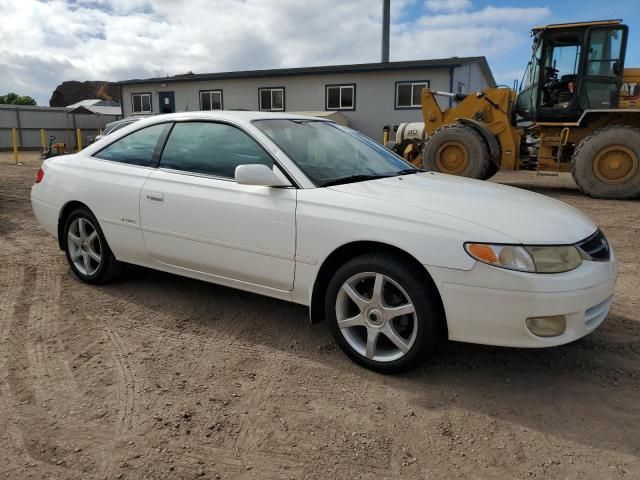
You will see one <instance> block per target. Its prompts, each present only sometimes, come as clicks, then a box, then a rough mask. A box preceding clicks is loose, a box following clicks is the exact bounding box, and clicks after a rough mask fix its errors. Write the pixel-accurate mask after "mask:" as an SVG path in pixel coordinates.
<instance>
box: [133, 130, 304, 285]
mask: <svg viewBox="0 0 640 480" xmlns="http://www.w3.org/2000/svg"><path fill="white" fill-rule="evenodd" d="M255 163H262V164H266V165H268V166H269V167H272V168H276V169H277V167H274V165H273V160H272V158H271V157H270V155H269V154H268V153H267V152H266V151H265V150H264V149H263V148H262V147H261V146H260V145H259V144H258V143H257V142H256V141H255V140H254V139H253V138H251V137H250V136H249V135H248V134H247V133H246V132H244V131H242V130H241V129H239V128H237V127H235V126H232V125H228V124H225V123H215V122H179V123H176V124H175V126H174V127H173V130H172V131H171V133H170V135H169V138H168V140H167V143H166V145H165V148H164V150H163V153H162V157H161V159H160V164H159V168H158V169H157V171H154V172H153V173H151V175H150V176H149V177H148V178H147V181H146V183H145V185H144V187H143V189H142V195H141V197H140V213H141V221H142V230H143V236H144V241H145V244H146V246H147V249H148V251H149V254H150V255H151V256H152V257H154V258H155V259H156V260H157V261H158V262H161V263H163V264H166V265H171V266H174V267H180V268H182V269H188V270H191V271H197V272H203V273H206V274H210V275H213V276H216V277H219V278H221V279H231V280H235V281H239V282H244V283H250V284H254V285H259V286H262V287H269V288H274V289H278V290H291V289H293V277H294V268H295V209H296V190H295V188H269V187H261V186H251V185H239V184H237V183H236V182H235V181H234V173H235V167H236V166H238V165H243V164H255Z"/></svg>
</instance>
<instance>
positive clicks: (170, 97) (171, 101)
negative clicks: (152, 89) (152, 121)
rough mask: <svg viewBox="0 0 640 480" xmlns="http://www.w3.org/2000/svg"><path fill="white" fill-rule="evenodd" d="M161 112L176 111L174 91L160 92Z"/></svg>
mask: <svg viewBox="0 0 640 480" xmlns="http://www.w3.org/2000/svg"><path fill="white" fill-rule="evenodd" d="M159 100H160V113H174V112H175V111H176V96H175V94H174V93H173V92H160V95H159Z"/></svg>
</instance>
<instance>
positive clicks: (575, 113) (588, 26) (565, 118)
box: [516, 20, 628, 122]
mask: <svg viewBox="0 0 640 480" xmlns="http://www.w3.org/2000/svg"><path fill="white" fill-rule="evenodd" d="M620 22H621V21H620V20H607V21H601V22H584V23H574V24H562V25H549V26H546V27H537V28H534V29H533V30H532V36H533V37H534V43H533V54H532V57H531V60H530V61H529V64H528V65H527V69H526V71H525V76H524V80H523V85H522V87H521V90H520V93H519V94H518V100H517V104H516V113H517V114H518V115H519V116H520V117H522V119H523V120H528V121H536V122H573V121H576V120H578V118H579V117H580V115H581V114H582V112H583V111H584V110H589V109H612V108H617V106H618V97H619V93H620V87H621V85H622V71H623V68H624V56H625V50H626V42H627V32H628V29H627V27H626V25H622V24H621V23H620Z"/></svg>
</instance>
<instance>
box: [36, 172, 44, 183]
mask: <svg viewBox="0 0 640 480" xmlns="http://www.w3.org/2000/svg"><path fill="white" fill-rule="evenodd" d="M43 178H44V170H42V168H39V169H38V173H36V181H35V182H34V183H40V182H41V181H42V179H43Z"/></svg>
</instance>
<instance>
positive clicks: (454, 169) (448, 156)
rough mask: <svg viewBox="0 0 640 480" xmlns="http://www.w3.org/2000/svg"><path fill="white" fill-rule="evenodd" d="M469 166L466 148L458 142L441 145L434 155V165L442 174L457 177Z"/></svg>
mask: <svg viewBox="0 0 640 480" xmlns="http://www.w3.org/2000/svg"><path fill="white" fill-rule="evenodd" d="M468 164H469V153H468V152H467V148H466V147H465V146H464V145H462V144H461V143H458V142H447V143H444V144H442V146H441V147H440V148H439V149H438V152H437V153H436V165H437V166H438V170H440V171H441V172H442V173H449V174H452V175H459V174H460V173H462V172H463V171H464V169H465V168H467V165H468Z"/></svg>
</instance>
